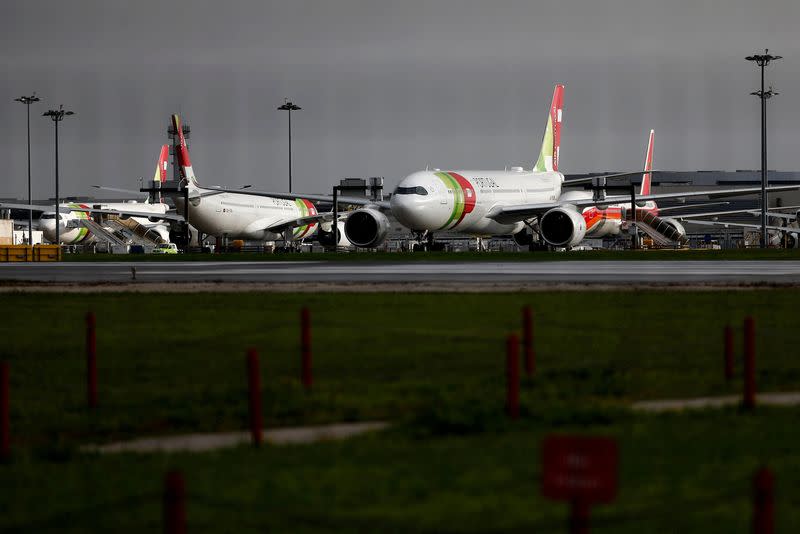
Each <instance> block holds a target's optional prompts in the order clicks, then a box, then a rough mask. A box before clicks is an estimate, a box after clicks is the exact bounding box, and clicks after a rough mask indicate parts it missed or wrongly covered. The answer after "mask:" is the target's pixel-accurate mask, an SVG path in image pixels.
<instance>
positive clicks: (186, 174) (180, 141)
mask: <svg viewBox="0 0 800 534" xmlns="http://www.w3.org/2000/svg"><path fill="white" fill-rule="evenodd" d="M172 130H173V131H174V132H175V154H176V157H177V161H178V164H179V165H180V169H181V176H182V177H183V178H186V180H188V182H189V183H190V184H191V185H194V186H199V185H200V184H198V183H197V178H195V176H194V170H193V169H192V161H191V160H190V159H189V147H188V146H186V138H185V137H184V136H183V125H182V124H181V118H180V117H179V116H178V115H173V116H172Z"/></svg>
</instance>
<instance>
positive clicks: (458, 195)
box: [434, 172, 464, 230]
mask: <svg viewBox="0 0 800 534" xmlns="http://www.w3.org/2000/svg"><path fill="white" fill-rule="evenodd" d="M434 174H436V176H438V177H439V179H440V180H441V181H442V182H443V183H444V185H445V187H447V188H448V189H452V191H453V211H452V212H450V218H449V219H447V222H446V223H444V224H443V225H442V227H441V228H439V230H444V229H445V228H447V227H448V226H450V223H452V222H453V221H456V220H458V218H459V217H461V213H462V212H463V211H464V190H463V189H462V188H461V185H460V184H459V183H458V180H456V179H455V178H453V177H452V176H450V175H449V174H447V173H445V172H437V173H434Z"/></svg>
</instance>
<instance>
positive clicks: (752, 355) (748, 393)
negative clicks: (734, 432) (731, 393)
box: [742, 316, 756, 410]
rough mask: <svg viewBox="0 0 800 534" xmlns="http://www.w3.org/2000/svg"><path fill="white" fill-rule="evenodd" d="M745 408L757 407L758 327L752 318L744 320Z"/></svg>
mask: <svg viewBox="0 0 800 534" xmlns="http://www.w3.org/2000/svg"><path fill="white" fill-rule="evenodd" d="M742 404H743V406H744V407H745V408H746V409H748V410H752V409H753V408H755V406H756V325H755V321H754V320H753V318H752V317H750V316H748V317H745V319H744V398H743V399H742Z"/></svg>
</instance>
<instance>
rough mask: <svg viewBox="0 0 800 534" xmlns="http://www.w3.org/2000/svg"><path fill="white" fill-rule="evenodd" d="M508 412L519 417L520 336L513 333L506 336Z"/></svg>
mask: <svg viewBox="0 0 800 534" xmlns="http://www.w3.org/2000/svg"><path fill="white" fill-rule="evenodd" d="M506 413H508V415H509V417H511V418H512V419H518V418H519V338H518V337H517V336H516V334H511V335H510V336H508V338H506Z"/></svg>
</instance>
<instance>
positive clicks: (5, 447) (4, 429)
mask: <svg viewBox="0 0 800 534" xmlns="http://www.w3.org/2000/svg"><path fill="white" fill-rule="evenodd" d="M8 377H9V370H8V362H0V461H6V460H8V459H9V458H11V430H10V427H11V424H10V419H11V418H10V416H9V414H8V411H9V406H8V382H9V379H8Z"/></svg>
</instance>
